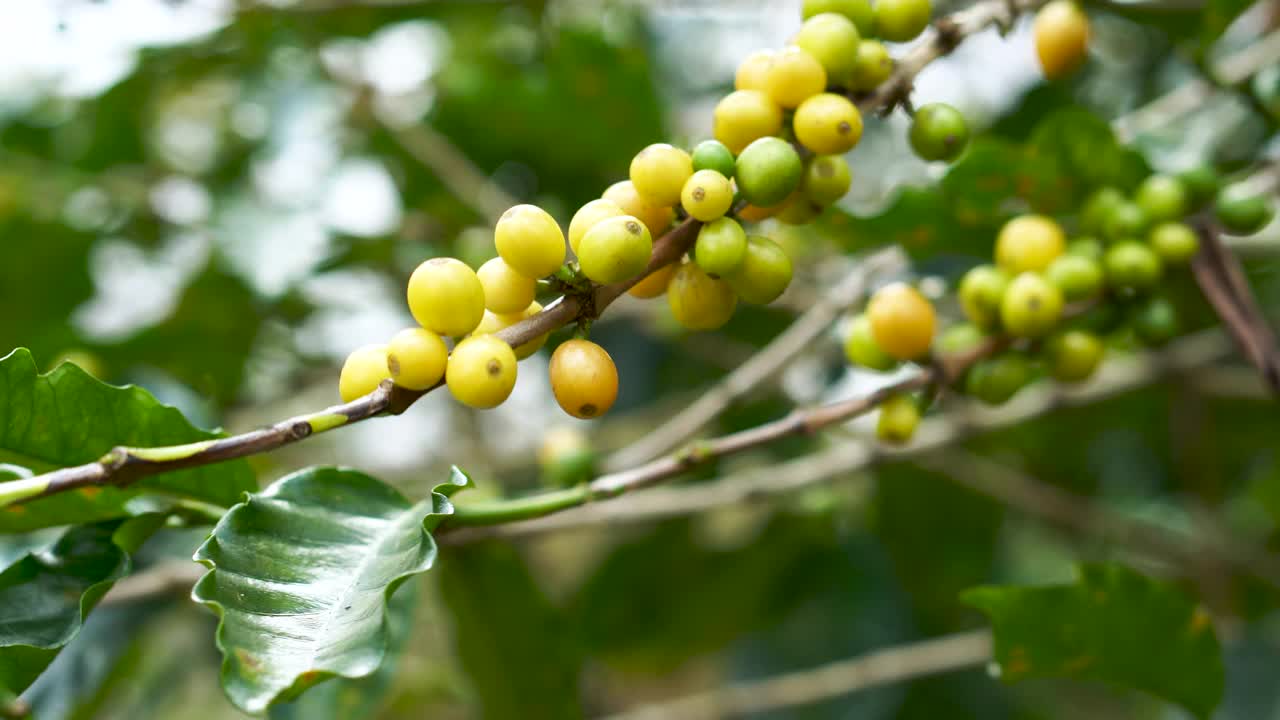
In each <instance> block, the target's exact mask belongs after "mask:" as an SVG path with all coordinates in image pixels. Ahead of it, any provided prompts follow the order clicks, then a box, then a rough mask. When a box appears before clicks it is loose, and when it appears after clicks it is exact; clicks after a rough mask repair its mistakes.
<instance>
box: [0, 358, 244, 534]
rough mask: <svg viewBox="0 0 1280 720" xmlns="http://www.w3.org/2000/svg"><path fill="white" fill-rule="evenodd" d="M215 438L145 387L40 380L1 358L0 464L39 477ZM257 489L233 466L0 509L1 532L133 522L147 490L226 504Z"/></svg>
mask: <svg viewBox="0 0 1280 720" xmlns="http://www.w3.org/2000/svg"><path fill="white" fill-rule="evenodd" d="M217 437H219V435H218V434H216V433H211V432H206V431H203V430H198V429H196V428H195V427H193V426H192V425H191V423H189V422H187V420H186V418H184V417H183V416H182V413H180V412H179V411H178V410H177V409H176V408H173V407H170V406H167V405H163V404H161V403H160V402H159V401H157V400H156V399H155V398H154V397H152V396H151V394H150V393H148V392H147V391H146V390H143V389H142V388H139V387H133V386H129V387H115V386H112V385H107V384H106V383H103V382H101V381H99V380H97V379H96V378H94V377H93V376H91V375H89V374H88V373H86V372H84V371H83V370H81V369H80V368H78V367H76V366H75V365H72V364H70V363H63V364H62V365H59V366H58V367H57V368H56V369H54V370H53V371H52V372H49V373H44V374H41V373H40V372H39V371H38V369H37V368H36V363H35V360H34V359H33V358H32V356H31V353H30V352H28V351H27V350H25V349H22V348H20V349H18V350H15V351H13V352H12V353H10V354H9V355H8V356H7V357H5V358H3V359H0V461H4V462H10V463H17V464H19V465H23V466H26V467H29V468H31V469H33V470H35V471H37V472H43V471H46V470H52V469H55V468H57V467H62V466H70V465H80V464H83V463H87V462H92V461H94V460H97V459H98V458H100V457H102V456H103V455H104V454H106V453H107V452H109V451H110V450H111V449H112V448H113V447H116V446H118V445H127V446H134V447H148V446H157V445H177V444H185V443H195V442H200V441H204V440H212V439H215V438H217ZM255 487H256V484H255V482H254V479H253V472H252V471H251V470H250V468H249V465H248V463H247V462H245V461H243V460H235V461H231V462H226V463H221V464H218V465H210V466H206V467H200V468H192V469H190V470H179V471H176V472H171V473H165V474H163V475H156V476H153V477H148V478H144V479H142V480H140V481H138V482H137V483H135V484H133V485H131V486H129V487H128V488H117V487H105V488H85V489H81V490H77V491H74V492H67V493H62V494H59V495H54V496H51V497H48V498H44V499H40V500H34V501H31V502H27V503H23V504H18V505H11V506H9V507H7V508H4V509H2V510H0V532H21V531H25V530H32V529H35V528H41V527H49V526H55V525H70V524H76V523H87V522H97V521H101V520H109V519H112V518H118V517H123V516H126V515H131V514H134V512H135V510H134V509H133V508H131V507H130V503H131V501H134V500H135V499H136V498H138V497H139V496H140V495H143V494H144V493H147V492H148V491H150V492H154V493H163V494H164V495H168V496H178V497H183V498H190V499H195V500H201V501H205V502H210V503H215V504H218V505H231V504H232V503H234V502H236V501H237V500H239V499H240V497H241V496H242V495H243V494H244V493H246V492H249V491H251V490H253V489H254V488H255Z"/></svg>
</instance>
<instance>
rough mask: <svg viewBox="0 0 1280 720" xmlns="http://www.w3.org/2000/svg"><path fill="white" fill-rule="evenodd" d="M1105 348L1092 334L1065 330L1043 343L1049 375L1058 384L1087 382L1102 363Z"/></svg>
mask: <svg viewBox="0 0 1280 720" xmlns="http://www.w3.org/2000/svg"><path fill="white" fill-rule="evenodd" d="M1104 351H1105V348H1104V347H1103V345H1102V341H1101V340H1099V339H1098V336H1097V335H1094V334H1093V333H1088V332H1084V331H1083V330H1065V331H1063V332H1060V333H1058V334H1056V335H1054V336H1053V337H1051V338H1049V341H1048V342H1047V343H1045V355H1046V357H1047V359H1048V365H1049V375H1050V376H1052V377H1053V379H1054V380H1058V381H1060V382H1080V381H1081V380H1087V379H1088V378H1089V377H1090V376H1091V375H1093V372H1094V371H1095V370H1097V369H1098V365H1099V363H1101V362H1102V355H1103V352H1104Z"/></svg>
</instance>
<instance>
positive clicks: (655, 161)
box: [631, 143, 693, 206]
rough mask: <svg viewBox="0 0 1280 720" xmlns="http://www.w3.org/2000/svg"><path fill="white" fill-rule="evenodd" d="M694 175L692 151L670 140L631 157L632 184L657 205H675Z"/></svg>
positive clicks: (655, 144) (641, 194) (644, 196)
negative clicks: (683, 148)
mask: <svg viewBox="0 0 1280 720" xmlns="http://www.w3.org/2000/svg"><path fill="white" fill-rule="evenodd" d="M690 175H693V159H692V158H690V157H689V153H687V152H685V151H683V150H681V149H680V148H677V147H673V146H671V145H668V144H666V143H654V144H653V145H650V146H649V147H647V148H645V149H643V150H641V151H640V152H639V153H637V154H636V156H635V157H634V158H632V159H631V184H632V185H635V186H636V191H637V192H639V193H640V196H641V197H643V198H644V199H645V200H648V201H649V202H650V203H652V204H654V205H664V206H665V205H675V204H676V203H678V202H680V191H681V190H682V189H684V184H685V182H686V181H688V179H689V176H690Z"/></svg>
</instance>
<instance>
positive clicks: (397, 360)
mask: <svg viewBox="0 0 1280 720" xmlns="http://www.w3.org/2000/svg"><path fill="white" fill-rule="evenodd" d="M448 361H449V348H447V347H445V345H444V340H441V339H440V336H439V335H437V334H435V333H433V332H431V331H430V330H423V329H422V328H407V329H405V330H401V331H400V332H398V333H396V334H395V335H393V336H392V337H391V342H390V343H388V344H387V370H388V371H390V373H391V379H392V380H394V381H395V383H396V385H399V386H400V387H402V388H405V389H407V390H426V389H427V388H431V387H435V384H436V383H438V382H440V378H442V377H444V366H445V363H447V362H448Z"/></svg>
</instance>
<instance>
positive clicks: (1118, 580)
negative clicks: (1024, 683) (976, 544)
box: [963, 564, 1225, 718]
mask: <svg viewBox="0 0 1280 720" xmlns="http://www.w3.org/2000/svg"><path fill="white" fill-rule="evenodd" d="M963 598H964V601H965V602H967V603H969V604H970V605H973V606H974V607H976V608H978V609H979V610H981V611H983V612H984V613H986V614H987V616H988V617H990V618H991V624H992V627H993V629H994V632H995V657H996V662H997V663H998V664H999V667H1000V675H1001V677H1002V678H1003V679H1005V680H1006V681H1009V682H1013V681H1016V680H1021V679H1023V678H1029V677H1070V678H1081V679H1088V680H1099V681H1102V682H1107V683H1111V684H1114V685H1119V686H1124V687H1131V688H1135V689H1138V690H1143V691H1146V692H1149V693H1151V694H1153V695H1157V696H1159V697H1163V698H1165V699H1167V700H1171V701H1173V702H1175V703H1178V704H1179V705H1182V706H1183V707H1185V708H1187V709H1188V710H1190V711H1191V712H1193V713H1195V714H1196V715H1197V716H1199V717H1202V718H1207V717H1209V715H1210V714H1211V713H1212V712H1213V709H1214V708H1215V707H1217V705H1218V703H1219V702H1221V700H1222V696H1223V692H1224V688H1225V676H1224V670H1223V662H1222V650H1221V648H1220V646H1219V645H1218V638H1217V636H1216V635H1215V634H1214V630H1213V623H1212V622H1211V621H1210V618H1209V615H1208V613H1207V612H1205V610H1204V609H1203V608H1202V607H1200V606H1199V605H1197V604H1196V603H1195V602H1194V601H1193V600H1192V599H1191V598H1189V597H1187V595H1186V594H1184V593H1183V592H1182V591H1180V590H1178V589H1177V588H1175V587H1173V586H1171V585H1168V584H1166V583H1162V582H1157V581H1155V580H1152V579H1150V578H1147V577H1145V576H1143V575H1140V574H1138V573H1137V572H1135V571H1133V570H1130V569H1129V568H1126V567H1124V566H1121V565H1113V564H1108V565H1084V566H1082V567H1081V568H1080V577H1079V579H1078V580H1077V581H1076V582H1075V583H1073V584H1071V585H1051V586H1043V587H981V588H975V589H972V590H969V591H967V592H966V593H964V595H963Z"/></svg>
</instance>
